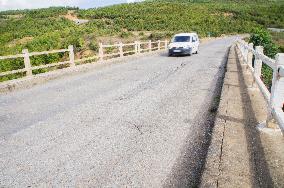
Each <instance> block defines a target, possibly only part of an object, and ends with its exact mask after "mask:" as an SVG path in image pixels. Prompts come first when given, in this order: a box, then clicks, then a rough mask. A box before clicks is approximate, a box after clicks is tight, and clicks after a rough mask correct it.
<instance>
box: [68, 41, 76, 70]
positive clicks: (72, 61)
mask: <svg viewBox="0 0 284 188" xmlns="http://www.w3.org/2000/svg"><path fill="white" fill-rule="evenodd" d="M68 50H69V61H70V66H71V67H74V66H75V55H74V48H73V45H70V46H68Z"/></svg>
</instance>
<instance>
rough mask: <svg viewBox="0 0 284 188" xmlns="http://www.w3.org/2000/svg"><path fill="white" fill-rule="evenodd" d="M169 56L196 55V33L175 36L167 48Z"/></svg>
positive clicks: (197, 40)
mask: <svg viewBox="0 0 284 188" xmlns="http://www.w3.org/2000/svg"><path fill="white" fill-rule="evenodd" d="M168 48H169V54H168V55H169V56H172V55H191V54H193V53H196V54H197V53H198V48H199V38H198V35H197V34H196V33H180V34H176V35H175V36H174V37H173V39H172V40H171V43H170V44H169V46H168Z"/></svg>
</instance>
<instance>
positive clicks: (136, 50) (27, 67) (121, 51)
mask: <svg viewBox="0 0 284 188" xmlns="http://www.w3.org/2000/svg"><path fill="white" fill-rule="evenodd" d="M145 44H147V45H146V48H142V46H143V45H145ZM155 44H156V46H154V45H155ZM167 45H168V41H155V42H152V41H147V42H140V41H135V42H134V43H127V44H123V43H118V44H114V45H105V44H102V43H100V46H99V54H98V55H95V56H92V57H87V58H82V59H77V60H75V55H74V48H73V46H72V45H70V46H69V47H68V49H60V50H53V51H45V52H29V51H28V50H27V49H24V50H23V51H22V54H17V55H10V56H0V60H5V59H16V58H24V68H23V69H17V70H11V71H6V72H0V77H2V76H7V75H11V74H16V73H24V72H25V73H26V76H32V75H33V72H32V71H33V70H37V69H43V68H50V67H55V66H58V65H65V64H69V66H70V67H75V66H76V63H77V64H78V63H80V62H84V61H91V60H95V59H99V60H100V61H103V60H104V59H105V58H106V57H108V58H116V57H123V56H125V55H126V54H127V55H132V54H140V53H143V52H151V51H153V50H161V49H166V48H167ZM125 47H127V48H128V51H125ZM131 47H132V48H133V49H131V50H129V48H131ZM106 48H118V52H117V53H110V54H109V53H105V50H104V49H106ZM65 52H68V53H69V60H68V61H64V62H58V63H50V64H45V65H39V66H32V65H31V62H30V57H31V56H38V55H47V54H53V53H65ZM92 62H94V61H92Z"/></svg>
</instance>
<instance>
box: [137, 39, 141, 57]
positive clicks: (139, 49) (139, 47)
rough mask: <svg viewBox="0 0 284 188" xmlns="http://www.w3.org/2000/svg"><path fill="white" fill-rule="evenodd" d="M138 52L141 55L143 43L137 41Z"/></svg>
mask: <svg viewBox="0 0 284 188" xmlns="http://www.w3.org/2000/svg"><path fill="white" fill-rule="evenodd" d="M137 51H138V54H140V53H141V42H140V41H137Z"/></svg>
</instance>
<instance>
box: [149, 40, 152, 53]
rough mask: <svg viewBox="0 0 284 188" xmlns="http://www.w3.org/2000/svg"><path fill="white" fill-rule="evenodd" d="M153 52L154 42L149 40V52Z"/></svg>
mask: <svg viewBox="0 0 284 188" xmlns="http://www.w3.org/2000/svg"><path fill="white" fill-rule="evenodd" d="M151 51H152V41H151V40H149V52H151Z"/></svg>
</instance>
